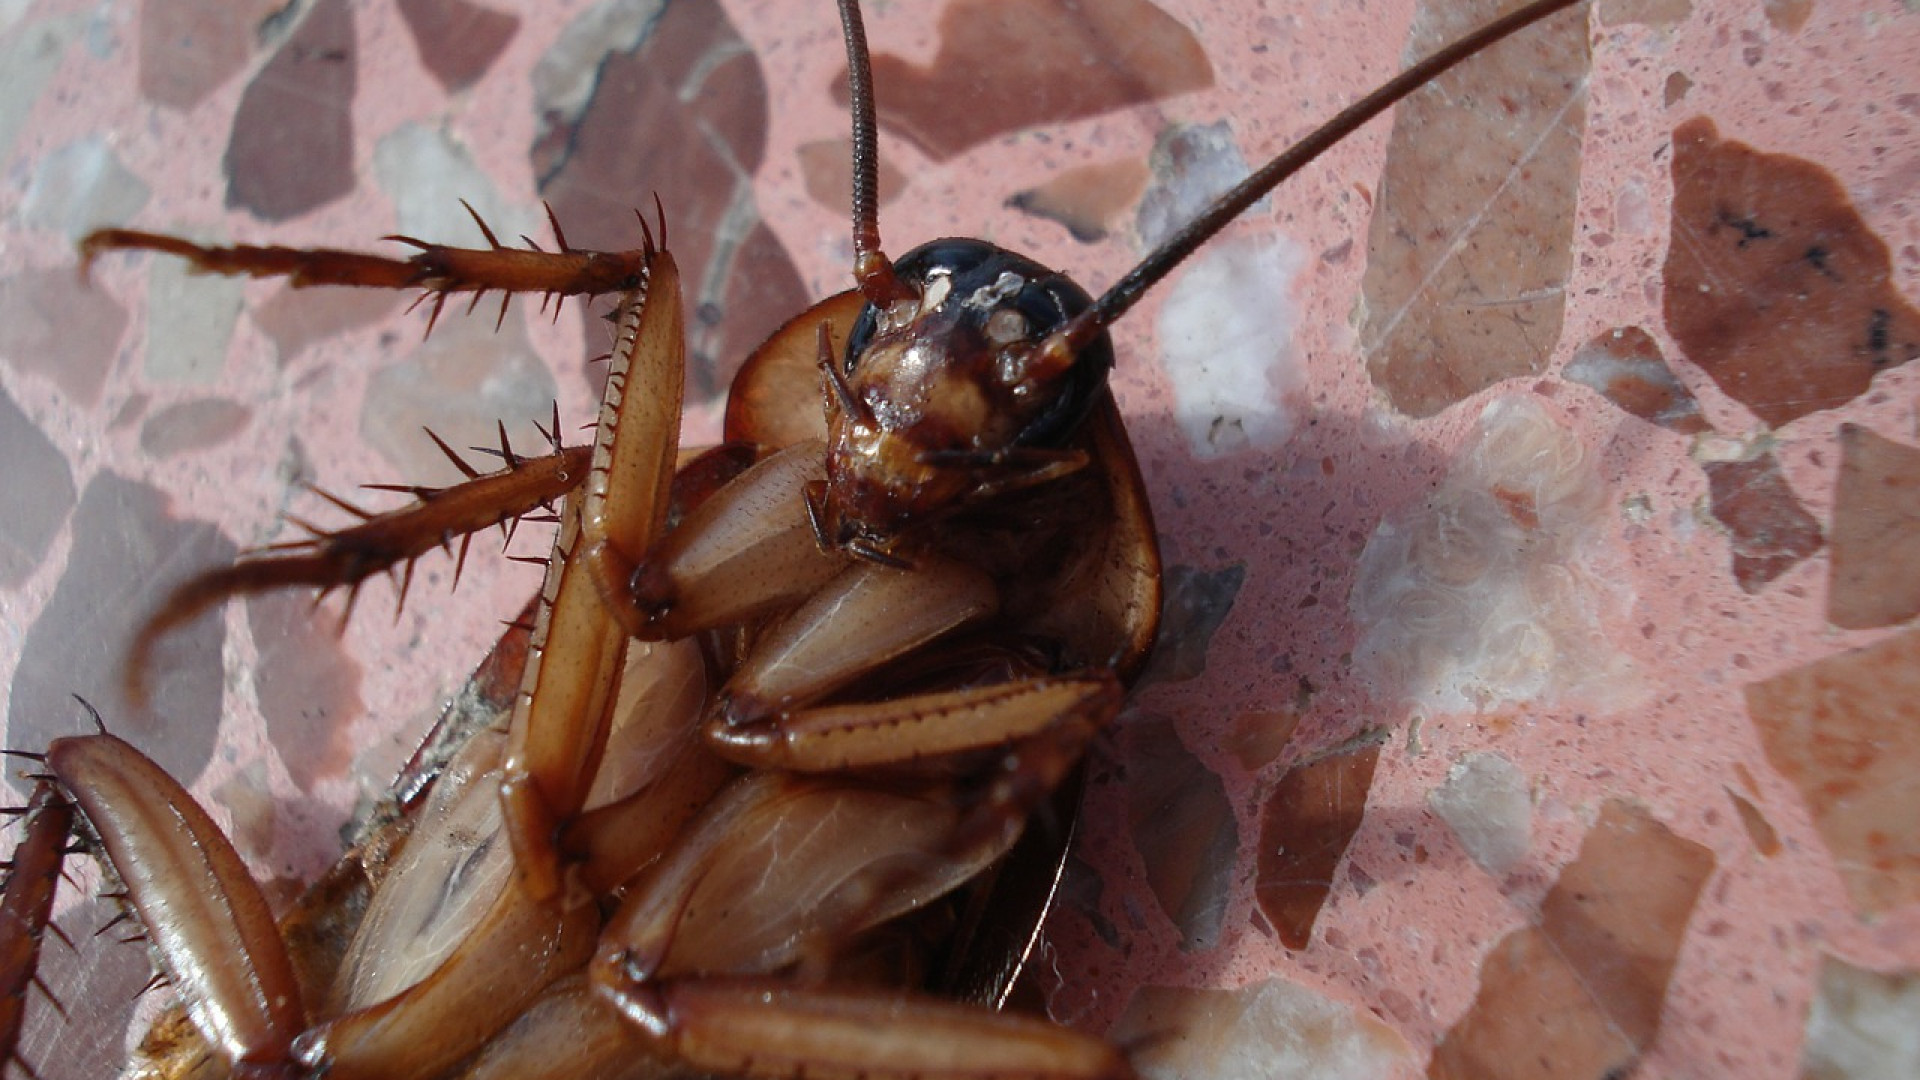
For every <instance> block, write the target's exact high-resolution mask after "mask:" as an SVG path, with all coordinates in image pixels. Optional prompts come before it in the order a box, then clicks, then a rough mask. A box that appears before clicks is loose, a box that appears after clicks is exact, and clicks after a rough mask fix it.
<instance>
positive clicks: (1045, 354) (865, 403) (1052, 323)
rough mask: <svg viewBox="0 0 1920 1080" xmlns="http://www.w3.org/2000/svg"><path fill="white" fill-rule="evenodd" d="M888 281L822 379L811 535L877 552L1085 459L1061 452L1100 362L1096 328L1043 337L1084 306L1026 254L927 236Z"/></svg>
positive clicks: (1103, 353)
mask: <svg viewBox="0 0 1920 1080" xmlns="http://www.w3.org/2000/svg"><path fill="white" fill-rule="evenodd" d="M894 273H895V274H896V275H897V277H898V280H899V282H900V285H901V286H902V288H901V289H900V290H899V291H900V295H899V298H898V299H896V300H894V301H893V302H892V303H890V304H887V305H885V306H876V305H872V304H869V305H868V306H867V308H866V309H865V311H863V312H862V314H861V316H860V318H859V319H858V321H856V322H855V323H854V325H853V329H852V331H851V333H850V335H849V337H848V340H847V350H846V353H845V355H844V356H843V357H839V358H835V359H834V360H833V361H831V362H830V363H829V371H828V372H827V375H828V378H827V395H826V396H827V428H828V451H827V454H828V456H827V477H828V480H827V487H826V491H825V493H824V502H823V504H822V505H820V506H818V507H817V508H816V509H817V511H819V513H820V514H821V515H822V518H821V524H822V525H823V530H822V531H823V535H824V538H825V539H827V540H828V541H829V542H831V543H834V544H836V545H838V546H841V547H852V548H854V549H855V550H860V549H862V548H866V549H872V550H878V551H882V552H885V551H887V550H890V549H891V547H892V545H893V542H894V540H895V539H897V537H898V536H899V535H900V533H901V532H902V531H904V530H905V529H907V528H908V527H909V526H910V525H911V524H912V523H914V522H916V521H925V520H933V519H937V518H939V517H941V516H943V515H944V514H945V513H947V512H948V511H951V510H954V509H958V508H962V507H965V506H966V505H967V504H968V503H969V502H971V501H973V500H975V499H978V498H981V497H984V496H987V495H991V494H998V493H1001V492H1005V491H1008V490H1011V489H1013V488H1018V487H1027V486H1030V485H1032V484H1036V483H1041V482H1044V481H1046V480H1050V479H1053V478H1054V477H1057V476H1062V475H1065V474H1066V473H1069V472H1072V471H1074V470H1075V469H1077V468H1079V467H1080V466H1081V465H1083V464H1085V456H1084V455H1083V454H1080V453H1079V452H1077V451H1074V450H1072V449H1070V448H1069V447H1068V444H1069V442H1070V441H1071V440H1072V438H1073V435H1074V433H1075V431H1076V430H1077V429H1078V428H1079V426H1080V423H1081V421H1082V420H1084V419H1085V418H1086V415H1087V412H1088V410H1089V409H1091V408H1092V407H1093V404H1094V402H1095V401H1096V400H1097V399H1098V397H1099V395H1100V393H1101V392H1102V391H1103V389H1104V387H1105V385H1106V378H1107V372H1108V371H1110V370H1111V369H1112V367H1113V345H1112V342H1111V340H1110V339H1109V338H1108V336H1107V335H1106V334H1105V333H1104V332H1102V333H1100V334H1098V335H1096V336H1095V337H1094V338H1093V339H1092V340H1090V341H1089V342H1087V343H1086V344H1085V345H1083V346H1081V347H1080V348H1078V349H1074V350H1071V351H1064V350H1063V349H1062V347H1061V345H1060V343H1059V340H1058V339H1057V336H1055V332H1056V331H1058V330H1059V329H1060V328H1061V327H1063V326H1064V325H1066V323H1067V322H1068V320H1070V319H1072V318H1073V317H1074V316H1075V315H1078V314H1080V313H1081V312H1083V311H1085V310H1087V309H1088V308H1089V307H1090V306H1091V305H1092V303H1093V301H1092V298H1091V297H1089V296H1088V295H1087V293H1086V292H1085V291H1084V290H1083V289H1081V288H1080V287H1079V286H1078V285H1076V284H1074V283H1073V282H1072V281H1071V280H1069V279H1068V278H1067V277H1066V276H1065V275H1063V274H1060V273H1058V272H1056V271H1054V270H1050V269H1048V268H1047V267H1044V266H1041V265H1040V264H1039V263H1036V262H1034V261H1033V260H1031V259H1028V258H1025V257H1024V256H1021V255H1016V254H1014V253H1012V252H1010V251H1006V250H1004V249H1002V248H998V247H995V246H993V245H992V244H988V243H985V242H983V241H979V240H960V239H946V240H936V241H934V242H932V243H930V244H924V245H922V246H920V247H918V248H915V249H914V250H912V251H910V252H908V253H907V254H906V255H905V256H904V257H902V258H901V259H899V260H898V261H897V262H895V263H894ZM1050 337H1053V338H1054V340H1052V341H1051V342H1050V340H1049V339H1050Z"/></svg>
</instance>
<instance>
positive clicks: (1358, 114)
mask: <svg viewBox="0 0 1920 1080" xmlns="http://www.w3.org/2000/svg"><path fill="white" fill-rule="evenodd" d="M1580 2H1582V0H1535V2H1534V3H1531V4H1528V5H1526V6H1525V7H1522V8H1519V9H1516V10H1514V11H1512V12H1509V13H1508V14H1506V15H1503V16H1501V17H1500V18H1498V19H1495V20H1494V21H1492V22H1490V23H1488V24H1486V25H1485V26H1482V27H1481V28H1480V29H1478V30H1475V31H1474V32H1473V33H1471V34H1468V35H1467V36H1466V37H1463V38H1461V39H1460V40H1458V41H1455V42H1454V43H1453V44H1451V45H1448V46H1447V47H1446V48H1444V49H1441V50H1440V51H1439V52H1436V53H1434V54H1433V55H1431V56H1429V57H1427V58H1426V59H1425V60H1422V61H1420V62H1419V63H1417V64H1415V65H1413V66H1412V67H1410V68H1408V69H1406V70H1405V71H1403V72H1401V73H1400V74H1399V75H1396V76H1394V77H1393V78H1392V79H1390V80H1388V81H1387V82H1386V83H1384V84H1382V85H1381V87H1380V88H1379V89H1378V90H1375V91H1374V92H1372V93H1370V94H1368V95H1367V96H1366V97H1363V98H1361V99H1360V100H1359V101H1356V102H1354V103H1353V104H1352V105H1349V106H1347V107H1346V108H1345V109H1343V110H1341V112H1340V114H1339V115H1338V116H1335V117H1334V118H1333V119H1331V120H1329V121H1327V122H1326V123H1325V124H1322V125H1321V126H1320V127H1319V128H1318V129H1317V130H1315V131H1314V132H1313V133H1312V134H1311V135H1308V136H1307V137H1306V138H1304V139H1301V140H1300V141H1299V142H1297V143H1295V144H1293V145H1292V146H1290V147H1288V148H1287V149H1286V150H1285V151H1284V152H1282V153H1281V154H1280V156H1279V157H1276V158H1274V159H1273V160H1272V161H1269V162H1267V164H1266V165H1264V166H1262V167H1261V168H1260V170H1259V171H1257V172H1255V173H1254V174H1253V175H1251V176H1249V177H1247V178H1246V179H1245V180H1242V181H1240V183H1239V184H1237V185H1235V186H1234V188H1233V190H1231V191H1229V192H1227V193H1226V194H1225V195H1222V196H1221V197H1220V198H1219V199H1218V200H1217V201H1215V202H1214V204H1213V205H1212V206H1210V207H1208V208H1207V211H1206V212H1205V213H1203V214H1201V215H1200V216H1199V217H1197V218H1195V219H1194V220H1193V221H1192V222H1190V223H1188V224H1187V225H1186V227H1184V228H1182V229H1181V230H1180V231H1179V232H1177V233H1175V234H1174V235H1173V236H1172V237H1170V238H1168V239H1167V240H1166V241H1165V242H1163V243H1162V244H1161V245H1160V246H1159V247H1158V248H1155V249H1154V250H1153V252H1152V253H1150V254H1149V255H1148V256H1147V257H1146V258H1145V259H1142V260H1141V261H1140V264H1139V265H1138V266H1135V267H1134V268H1133V269H1132V270H1129V271H1127V273H1126V275H1125V276H1124V277H1122V278H1121V279H1120V280H1119V281H1117V282H1115V283H1114V285H1113V287H1112V288H1110V289H1108V290H1107V291H1106V292H1105V293H1104V294H1102V295H1101V297H1100V299H1098V300H1096V301H1094V302H1093V306H1092V307H1090V308H1088V309H1087V310H1085V311H1083V312H1081V313H1080V314H1079V315H1076V316H1074V317H1073V319H1072V320H1070V321H1069V322H1068V323H1067V324H1066V325H1065V326H1063V327H1061V328H1060V329H1059V330H1056V331H1054V333H1053V334H1052V335H1051V336H1050V337H1049V338H1048V339H1047V341H1046V342H1045V343H1044V344H1043V345H1042V346H1041V348H1042V349H1043V350H1045V352H1046V353H1047V354H1048V355H1049V357H1050V359H1051V360H1052V361H1053V362H1058V361H1060V360H1066V361H1068V362H1071V359H1072V356H1073V355H1074V354H1075V353H1077V352H1079V351H1080V350H1081V349H1082V348H1084V347H1085V346H1086V345H1087V344H1088V343H1089V342H1091V341H1092V340H1093V339H1094V338H1095V337H1097V336H1098V335H1099V334H1100V332H1101V331H1102V330H1105V329H1106V328H1107V327H1108V326H1111V325H1112V324H1113V323H1115V322H1117V321H1118V320H1119V318H1120V317H1121V316H1122V315H1124V314H1126V313H1127V310H1128V309H1129V308H1131V307H1133V305H1134V302H1135V301H1137V300H1139V299H1140V297H1141V295H1142V294H1143V293H1145V292H1146V291H1147V290H1148V289H1149V288H1152V287H1153V286H1154V285H1155V284H1157V283H1158V282H1159V281H1160V279H1162V278H1164V277H1166V276H1167V274H1168V273H1169V272H1171V271H1172V270H1173V268H1174V267H1176V266H1178V265H1180V263H1181V262H1182V261H1184V260H1185V259H1186V257H1187V256H1188V255H1191V254H1193V252H1194V250H1195V249H1196V248H1198V247H1199V246H1200V245H1201V244H1204V243H1206V242H1207V241H1208V240H1210V239H1212V238H1213V236H1214V234H1215V233H1217V232H1219V231H1220V230H1221V229H1223V228H1225V227H1226V225H1227V223H1228V222H1230V221H1232V220H1233V219H1235V218H1237V217H1239V216H1240V215H1241V213H1243V212H1244V211H1245V210H1246V209H1247V208H1248V207H1250V206H1252V205H1253V204H1254V203H1256V202H1259V201H1260V200H1261V199H1262V198H1263V197H1265V196H1266V194H1267V193H1268V192H1269V191H1272V190H1273V189H1274V188H1276V187H1278V186H1279V185H1280V183H1281V182H1282V181H1284V180H1286V179H1287V178H1289V177H1291V176H1292V175H1293V174H1295V173H1297V172H1299V171H1300V170H1301V169H1302V168H1304V167H1306V165H1308V164H1309V163H1310V162H1312V161H1313V159H1315V158H1317V157H1319V156H1320V155H1321V154H1323V153H1325V152H1326V151H1327V150H1328V149H1329V148H1330V147H1332V146H1333V145H1334V144H1335V143H1338V142H1339V141H1340V140H1342V139H1344V138H1346V137H1347V136H1349V135H1351V134H1353V133H1354V131H1355V130H1357V129H1358V128H1359V127H1360V126H1361V125H1362V124H1365V123H1366V122H1367V121H1369V120H1372V119H1373V118H1374V117H1376V116H1379V115H1380V114H1381V113H1383V112H1385V111H1387V109H1389V108H1391V107H1392V106H1394V105H1395V104H1398V103H1399V102H1400V100H1401V99H1403V98H1405V97H1406V96H1407V95H1409V94H1411V93H1413V92H1414V91H1415V90H1418V89H1420V87H1422V86H1424V85H1426V84H1427V83H1429V82H1431V81H1433V80H1434V79H1436V78H1438V77H1439V76H1440V75H1442V74H1444V73H1445V72H1446V71H1447V70H1448V69H1449V68H1451V67H1453V66H1454V65H1456V64H1458V63H1460V62H1461V61H1462V60H1465V59H1467V58H1468V57H1470V56H1472V55H1474V54H1475V53H1477V52H1480V51H1481V50H1483V49H1485V48H1487V47H1488V46H1490V45H1493V44H1495V43H1497V42H1499V41H1500V40H1502V39H1504V38H1506V37H1507V36H1509V35H1511V34H1513V33H1515V32H1516V31H1519V30H1523V29H1525V28H1526V27H1528V26H1531V25H1533V24H1534V23H1536V22H1539V21H1540V20H1541V19H1544V18H1546V17H1547V16H1549V15H1552V14H1554V13H1555V12H1558V11H1561V10H1563V9H1566V8H1570V7H1572V6H1574V5H1575V4H1578V3H1580Z"/></svg>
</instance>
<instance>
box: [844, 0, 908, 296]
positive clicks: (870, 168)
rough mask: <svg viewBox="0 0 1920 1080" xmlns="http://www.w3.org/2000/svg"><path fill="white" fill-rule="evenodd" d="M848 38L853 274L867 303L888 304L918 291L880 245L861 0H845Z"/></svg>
mask: <svg viewBox="0 0 1920 1080" xmlns="http://www.w3.org/2000/svg"><path fill="white" fill-rule="evenodd" d="M840 27H841V30H842V32H843V33H844V34H845V35H846V39H847V97H848V98H849V99H851V105H852V107H851V109H850V110H849V111H850V112H851V113H852V114H853V277H854V280H855V281H857V282H859V285H860V295H862V296H864V297H866V298H867V303H869V304H872V305H873V306H874V307H877V308H885V307H887V306H888V305H890V304H892V303H893V302H894V301H896V300H903V299H906V298H907V297H910V296H912V295H913V293H912V290H910V289H908V288H907V287H906V286H905V285H904V284H902V283H901V281H900V279H899V278H898V277H896V276H895V275H894V272H893V261H892V260H891V259H889V258H887V256H886V253H885V252H883V251H881V250H880V147H879V137H878V136H877V135H876V133H875V131H874V118H873V114H874V105H873V65H872V63H871V62H870V61H869V60H868V54H867V26H866V22H865V20H863V19H862V18H861V16H860V0H840Z"/></svg>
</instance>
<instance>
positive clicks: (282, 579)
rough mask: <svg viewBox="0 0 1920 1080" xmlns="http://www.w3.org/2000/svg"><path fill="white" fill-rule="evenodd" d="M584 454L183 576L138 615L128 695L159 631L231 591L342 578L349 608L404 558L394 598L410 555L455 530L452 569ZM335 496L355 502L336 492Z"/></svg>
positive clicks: (575, 475)
mask: <svg viewBox="0 0 1920 1080" xmlns="http://www.w3.org/2000/svg"><path fill="white" fill-rule="evenodd" d="M436 441H437V440H436ZM442 446H443V448H444V444H442ZM449 453H451V451H449ZM589 456H590V450H589V448H588V447H584V446H580V447H556V448H555V450H554V452H553V453H551V454H546V455H543V456H540V457H531V458H515V459H514V460H513V461H511V462H510V463H509V464H508V465H507V467H506V468H504V469H500V470H498V471H495V472H492V473H488V474H486V475H475V476H474V477H473V478H472V479H470V480H468V481H467V482H466V483H462V484H456V485H454V486H452V487H447V488H441V489H423V488H410V489H409V490H410V491H411V492H412V493H413V494H414V495H415V496H416V501H415V502H413V503H412V504H410V505H408V506H405V507H402V508H400V509H398V510H393V511H389V512H387V513H383V514H377V515H372V516H368V517H367V518H366V520H364V521H362V522H361V523H360V524H358V525H353V526H350V527H348V528H344V529H337V530H333V531H326V532H322V531H319V530H313V531H314V532H315V535H314V536H313V537H312V538H310V539H307V540H299V541H294V542H292V543H289V544H282V545H277V546H275V547H272V548H268V549H265V550H264V551H260V552H256V553H254V554H251V555H249V556H247V557H244V558H242V559H240V560H239V561H238V562H235V563H233V564H232V565H229V566H219V567H214V568H212V569H210V570H207V571H205V572H203V573H200V574H197V575H195V576H193V577H191V578H189V579H187V580H186V581H184V582H182V583H181V584H180V586H179V587H178V588H176V589H175V590H174V591H173V593H172V594H171V595H169V596H168V597H167V599H166V602H165V603H164V604H163V605H162V607H161V608H160V610H159V611H158V612H156V613H155V614H154V615H153V616H151V617H150V618H149V619H148V620H147V621H146V622H145V623H144V624H142V625H141V628H140V632H139V634H138V635H137V636H136V637H135V638H134V641H133V647H132V649H131V651H130V652H129V655H128V658H127V670H126V679H127V693H128V696H129V698H131V699H132V700H134V701H143V700H145V698H146V693H145V678H146V675H147V672H148V671H149V670H150V668H151V667H152V655H153V648H154V645H155V644H156V643H158V641H159V640H160V639H161V638H162V637H164V636H166V635H167V634H168V633H170V632H172V631H173V630H174V629H176V628H178V627H180V626H183V625H185V624H186V623H188V622H190V621H191V620H193V619H194V618H195V617H197V616H199V615H200V614H201V613H202V612H204V611H208V610H211V609H212V608H213V607H214V606H215V605H217V604H220V603H222V602H223V601H225V600H227V599H229V598H231V597H234V596H238V595H242V594H247V593H260V592H269V591H272V590H276V589H287V588H296V587H300V586H309V587H312V588H317V589H322V590H331V589H341V588H344V589H346V590H347V591H348V611H349V613H351V611H352V603H353V598H354V597H355V596H357V595H358V591H359V588H360V585H361V584H362V583H363V582H365V581H366V580H367V579H368V578H370V577H373V576H374V575H376V574H381V573H386V572H387V571H389V570H391V569H393V568H394V567H396V566H399V567H403V568H404V571H403V574H402V577H401V581H400V600H401V602H403V603H404V602H405V600H406V595H407V589H408V587H409V586H410V585H411V584H412V582H413V564H414V561H415V560H416V559H418V558H420V557H421V556H423V555H426V554H428V553H430V552H432V551H434V550H436V549H439V548H443V547H446V546H447V545H448V544H449V543H450V542H451V540H452V539H453V538H454V537H459V538H460V551H459V555H458V556H457V560H458V561H457V562H456V564H455V566H456V569H455V573H456V575H457V574H458V567H459V566H460V565H461V564H464V562H465V559H466V552H467V542H468V538H470V537H471V536H472V535H473V534H474V533H476V532H479V531H481V530H483V529H487V528H489V527H491V526H494V525H498V524H502V523H510V522H514V521H517V520H519V519H520V518H522V517H524V516H526V515H528V514H531V513H534V512H535V511H538V510H541V509H544V508H548V507H551V506H552V504H553V502H554V500H556V499H558V498H560V497H562V496H563V495H565V494H566V493H567V492H569V491H571V490H572V489H573V488H574V487H576V486H577V485H578V484H579V483H580V482H581V480H582V479H583V478H584V477H585V476H586V472H587V465H588V460H589ZM333 501H334V502H335V503H336V504H338V505H342V506H344V507H345V508H346V509H348V510H349V511H353V510H354V508H353V507H351V506H347V505H346V504H345V503H343V502H341V501H340V500H337V499H336V500H333ZM356 512H357V511H356Z"/></svg>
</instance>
